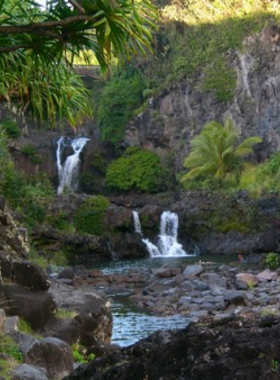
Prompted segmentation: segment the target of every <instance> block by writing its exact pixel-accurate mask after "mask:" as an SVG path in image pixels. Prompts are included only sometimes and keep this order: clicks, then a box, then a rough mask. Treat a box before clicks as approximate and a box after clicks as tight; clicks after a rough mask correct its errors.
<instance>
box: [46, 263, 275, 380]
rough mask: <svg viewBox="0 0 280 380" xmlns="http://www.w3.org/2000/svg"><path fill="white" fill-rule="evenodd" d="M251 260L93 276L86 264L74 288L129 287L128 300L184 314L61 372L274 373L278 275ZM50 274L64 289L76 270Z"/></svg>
mask: <svg viewBox="0 0 280 380" xmlns="http://www.w3.org/2000/svg"><path fill="white" fill-rule="evenodd" d="M253 266H254V265H250V264H249V265H247V264H242V263H241V264H237V265H234V266H226V265H218V266H217V265H214V264H213V263H207V262H206V263H200V262H198V263H197V264H191V265H187V266H184V267H182V268H173V269H170V268H168V267H162V268H158V269H152V270H150V271H149V270H147V269H145V270H141V269H139V270H138V271H136V270H134V271H133V273H128V274H127V275H123V274H115V275H109V274H103V273H102V272H97V271H94V275H95V277H92V275H93V273H92V272H90V271H89V275H90V277H89V278H84V280H83V283H80V285H79V286H80V287H81V288H83V287H87V286H89V282H90V283H91V286H93V284H95V285H94V286H96V287H104V289H106V291H107V292H108V295H109V294H113V293H114V292H115V291H118V292H120V290H121V289H122V290H123V291H125V292H127V291H128V289H129V290H130V293H131V295H130V299H131V301H133V302H134V304H135V305H137V306H138V307H139V308H141V309H142V310H146V311H147V312H149V313H153V314H156V315H165V316H168V315H172V314H178V313H179V314H181V315H185V316H187V317H188V318H189V322H188V323H186V326H185V328H182V329H172V330H170V329H166V330H164V331H162V330H161V331H160V330H157V331H156V332H154V333H153V334H152V335H150V336H149V337H147V338H145V339H142V340H140V341H139V342H137V343H136V344H134V345H130V346H128V347H124V348H120V347H117V346H114V348H113V349H112V350H111V349H110V350H109V349H108V347H107V351H106V352H103V354H104V355H103V357H102V358H100V359H98V360H94V361H93V362H92V363H90V364H87V365H83V366H81V367H79V368H78V369H77V370H75V371H74V372H73V373H72V374H71V375H70V376H69V377H67V379H69V380H70V379H71V380H75V379H76V380H77V379H83V380H93V379H104V380H105V379H110V380H114V379H118V380H122V379H124V380H130V379H133V380H134V379H135V380H138V379H139V380H140V379H141V380H143V379H149V380H150V379H152V380H159V379H161V380H175V379H176V380H178V379H180V380H186V379H188V380H190V379H191V380H192V379H197V380H198V379H199V380H201V379H204V380H205V379H206V380H218V379H221V380H225V379H228V380H234V379H237V380H239V379H240V380H243V379H252V380H256V379H276V378H277V379H278V378H279V376H280V372H279V371H280V343H279V342H280V340H279V337H280V318H279V317H278V315H279V310H280V276H279V272H278V271H270V270H266V269H263V268H259V265H258V266H257V267H256V268H253V269H252V267H253ZM73 272H75V268H74V269H73ZM56 281H58V282H62V283H63V282H64V285H63V287H65V291H66V292H67V290H66V289H67V287H68V289H69V286H70V287H71V288H73V286H74V285H73V284H74V283H75V281H77V277H75V275H74V278H73V279H72V280H69V279H68V282H69V283H68V285H66V284H65V279H62V278H61V279H59V280H56ZM66 282H67V281H66ZM70 282H72V285H70ZM76 287H77V285H76ZM81 288H77V289H76V290H74V289H72V291H74V292H75V291H77V292H79V291H80V290H81ZM51 291H52V289H51ZM65 296H66V293H65ZM63 298H64V299H65V298H66V297H63ZM111 301H113V299H112V300H111ZM64 305H66V304H65V301H64ZM172 327H173V326H170V328H172ZM155 328H156V327H155Z"/></svg>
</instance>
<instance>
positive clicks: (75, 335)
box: [45, 318, 80, 346]
mask: <svg viewBox="0 0 280 380" xmlns="http://www.w3.org/2000/svg"><path fill="white" fill-rule="evenodd" d="M45 330H46V331H48V335H49V336H54V337H55V338H58V339H61V340H63V341H64V342H66V343H68V344H69V345H70V346H71V345H72V344H74V343H76V342H77V341H78V339H79V336H80V326H79V324H78V322H77V321H75V320H74V319H58V318H52V319H51V320H50V321H49V323H48V324H47V325H46V326H45Z"/></svg>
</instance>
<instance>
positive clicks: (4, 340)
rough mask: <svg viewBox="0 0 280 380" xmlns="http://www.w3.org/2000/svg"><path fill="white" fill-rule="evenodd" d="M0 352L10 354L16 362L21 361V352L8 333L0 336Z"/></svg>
mask: <svg viewBox="0 0 280 380" xmlns="http://www.w3.org/2000/svg"><path fill="white" fill-rule="evenodd" d="M0 353H2V354H6V355H8V356H10V357H11V358H13V359H15V360H16V361H17V362H20V363H22V362H23V357H22V353H21V352H20V349H19V348H18V345H17V344H16V343H15V342H14V341H13V338H12V337H10V336H9V335H2V336H0Z"/></svg>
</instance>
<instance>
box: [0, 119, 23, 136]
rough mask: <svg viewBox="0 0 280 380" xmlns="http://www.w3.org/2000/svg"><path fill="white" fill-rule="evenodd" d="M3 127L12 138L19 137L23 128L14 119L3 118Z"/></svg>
mask: <svg viewBox="0 0 280 380" xmlns="http://www.w3.org/2000/svg"><path fill="white" fill-rule="evenodd" d="M0 125H1V127H2V128H3V129H4V131H5V133H6V135H7V136H8V137H9V138H11V139H17V138H19V137H20V135H21V129H20V127H19V126H18V124H17V123H16V122H15V121H14V120H12V119H5V120H2V121H1V123H0Z"/></svg>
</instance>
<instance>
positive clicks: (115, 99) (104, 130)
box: [98, 70, 144, 144]
mask: <svg viewBox="0 0 280 380" xmlns="http://www.w3.org/2000/svg"><path fill="white" fill-rule="evenodd" d="M143 89H144V82H143V79H142V78H141V77H140V75H139V74H138V73H137V72H136V71H135V70H127V71H126V72H125V73H124V74H121V75H117V74H116V75H115V76H114V77H113V78H112V80H111V81H109V82H108V84H107V85H106V86H105V88H104V91H103V92H102V95H101V97H100V100H99V104H100V106H99V109H98V121H99V126H100V129H101V138H102V140H103V141H108V142H111V143H113V144H117V143H119V142H120V141H122V140H123V137H124V131H125V127H126V124H127V123H128V121H129V119H130V118H131V116H132V115H133V112H134V110H135V109H136V108H138V107H139V105H140V104H141V101H142V91H143Z"/></svg>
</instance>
